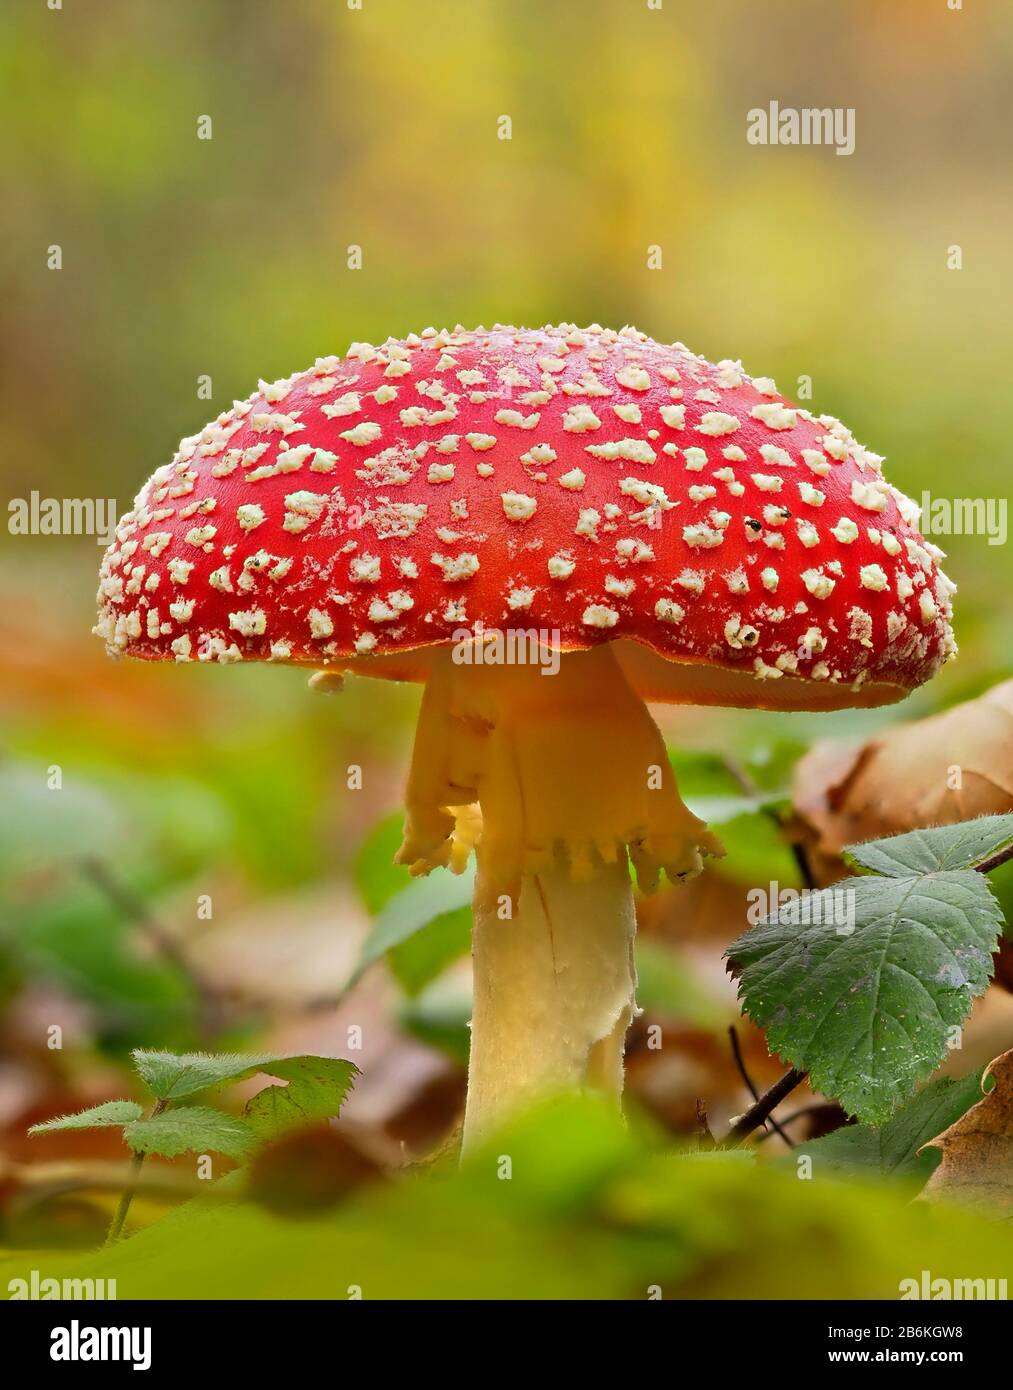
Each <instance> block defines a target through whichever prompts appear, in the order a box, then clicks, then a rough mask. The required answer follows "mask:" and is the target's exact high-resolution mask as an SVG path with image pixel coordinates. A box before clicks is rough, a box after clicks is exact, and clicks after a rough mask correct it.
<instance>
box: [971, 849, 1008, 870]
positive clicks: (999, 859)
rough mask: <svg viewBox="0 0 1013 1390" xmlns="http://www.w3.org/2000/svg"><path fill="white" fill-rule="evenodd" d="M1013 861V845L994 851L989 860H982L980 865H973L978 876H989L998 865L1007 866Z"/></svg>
mask: <svg viewBox="0 0 1013 1390" xmlns="http://www.w3.org/2000/svg"><path fill="white" fill-rule="evenodd" d="M1011 859H1013V844H1008V845H1007V846H1006V848H1005V849H1000V850H996V852H995V854H993V855H992V857H991V859H983V860H982V862H981V863H980V864H975V866H974V867H975V869H976V870H977V872H978V873H979V874H990V873H991V872H992V870H993V869H998V868H999V866H1000V864H1008V863H1009V861H1010V860H1011Z"/></svg>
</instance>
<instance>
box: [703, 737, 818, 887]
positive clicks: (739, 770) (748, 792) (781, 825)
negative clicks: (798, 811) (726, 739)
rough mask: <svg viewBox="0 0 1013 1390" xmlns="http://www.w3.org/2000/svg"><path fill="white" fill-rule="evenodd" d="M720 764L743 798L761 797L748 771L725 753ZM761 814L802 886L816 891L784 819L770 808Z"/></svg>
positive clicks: (805, 857)
mask: <svg viewBox="0 0 1013 1390" xmlns="http://www.w3.org/2000/svg"><path fill="white" fill-rule="evenodd" d="M721 762H722V764H723V765H724V768H725V770H726V772H727V773H728V774H729V776H730V777H732V778H734V780H735V781H736V782H737V783H738V784H739V788H740V790H741V791H742V793H743V795H744V796H751V797H758V796H762V795H763V792H762V790H761V789H760V787H759V786H758V785H757V784H756V782H755V781H754V780H753V778H752V776H751V775H750V773H749V771H748V769H747V768H745V767H743V766H742V764H741V763H740V762H739V761H738V760H737V759H736V758H731V757H729V756H728V754H727V753H723V754H722V755H721ZM761 813H762V814H763V815H765V816H766V817H767V819H768V820H771V821H773V822H774V824H775V825H776V826H777V828H778V830H779V831H780V832H781V835H782V837H783V839H784V842H785V844H786V845H787V847H788V851H789V853H790V854H791V857H792V858H793V859H794V861H795V867H796V868H797V869H798V876H799V878H800V879H801V880H802V884H803V886H804V887H805V888H808V889H810V890H814V889H816V888H817V887H818V884H817V882H816V877H815V875H814V874H813V871H812V865H811V864H810V863H809V856H808V855H807V854H806V852H805V850H804V849H803V848H802V846H801V844H800V843H799V842H798V840H796V839H793V838H792V836H791V835H790V833H789V831H788V827H787V825H786V823H785V819H784V817H783V816H782V815H781V814H780V813H779V812H778V811H777V810H775V809H774V807H772V806H763V807H761Z"/></svg>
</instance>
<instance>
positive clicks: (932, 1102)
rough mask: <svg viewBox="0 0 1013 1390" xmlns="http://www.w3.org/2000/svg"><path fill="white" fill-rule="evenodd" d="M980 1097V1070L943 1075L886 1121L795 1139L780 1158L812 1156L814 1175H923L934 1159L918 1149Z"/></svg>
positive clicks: (788, 1162)
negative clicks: (955, 1077) (794, 1144)
mask: <svg viewBox="0 0 1013 1390" xmlns="http://www.w3.org/2000/svg"><path fill="white" fill-rule="evenodd" d="M980 1098H981V1072H980V1071H976V1072H973V1073H972V1074H971V1075H970V1076H962V1077H961V1078H960V1079H959V1080H953V1079H952V1078H950V1077H943V1078H941V1079H940V1080H939V1081H933V1082H932V1083H931V1084H930V1085H928V1086H926V1087H925V1088H924V1089H923V1090H921V1091H919V1092H918V1094H917V1095H916V1096H913V1097H912V1099H911V1100H909V1101H907V1102H906V1103H905V1104H904V1105H902V1106H901V1107H900V1109H899V1110H898V1111H897V1113H896V1114H895V1115H894V1116H893V1117H892V1119H889V1120H887V1122H886V1124H885V1125H882V1126H879V1127H877V1126H876V1125H845V1126H844V1128H843V1129H838V1130H835V1131H834V1133H833V1134H827V1135H825V1136H824V1137H823V1138H822V1139H812V1140H808V1141H806V1142H804V1143H801V1144H799V1146H798V1148H796V1149H794V1150H793V1151H792V1152H791V1153H790V1154H786V1155H785V1156H784V1157H783V1158H781V1159H778V1162H779V1163H780V1164H781V1165H782V1166H783V1167H792V1168H794V1167H795V1165H796V1163H797V1161H798V1159H799V1158H800V1157H808V1158H811V1159H812V1164H813V1176H814V1177H826V1176H833V1175H834V1174H841V1175H851V1174H864V1175H867V1176H869V1177H884V1178H911V1177H915V1178H921V1179H923V1180H924V1179H925V1178H926V1177H928V1175H929V1173H930V1172H931V1171H932V1167H933V1161H932V1158H931V1156H930V1155H929V1154H927V1153H921V1154H920V1153H919V1150H920V1149H921V1148H922V1146H923V1145H925V1144H927V1143H928V1142H929V1140H931V1139H933V1138H934V1137H935V1136H936V1135H937V1134H938V1133H939V1132H940V1130H941V1129H944V1128H945V1127H946V1126H947V1125H951V1124H953V1122H954V1121H955V1120H958V1119H959V1118H960V1116H961V1115H963V1114H964V1112H965V1111H966V1110H968V1109H969V1108H970V1107H971V1106H972V1105H974V1103H975V1101H977V1100H979V1099H980Z"/></svg>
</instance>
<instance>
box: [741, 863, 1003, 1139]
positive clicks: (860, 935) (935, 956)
mask: <svg viewBox="0 0 1013 1390" xmlns="http://www.w3.org/2000/svg"><path fill="white" fill-rule="evenodd" d="M842 893H843V894H845V895H848V896H845V898H844V899H843V901H844V902H845V903H846V904H847V905H848V906H849V908H850V910H851V914H852V920H853V929H852V930H850V932H849V931H848V929H847V927H845V928H844V929H843V930H842V929H841V928H839V927H838V926H837V925H836V924H835V915H836V914H837V913H838V911H839V908H840V905H841V902H842V899H841V898H840V897H839V896H836V897H835V896H833V895H840V894H842ZM999 927H1000V914H999V909H998V905H997V904H996V901H995V899H994V898H993V897H992V894H991V892H990V891H989V888H988V884H987V883H986V882H985V880H984V878H983V877H982V876H981V875H980V874H976V873H974V872H973V871H970V870H962V871H957V872H945V873H938V874H931V875H925V876H921V877H908V878H878V877H875V878H874V877H868V878H856V879H849V880H847V881H846V882H845V883H843V884H838V885H837V886H836V887H835V888H834V889H827V890H824V891H823V892H821V893H812V894H806V895H804V896H803V897H801V898H799V899H798V900H797V901H796V902H794V903H792V904H789V905H788V906H787V907H784V908H782V909H781V910H780V911H779V912H778V913H777V914H776V915H775V916H773V917H769V918H767V920H766V921H764V922H762V923H760V924H759V925H758V926H757V927H754V928H753V929H752V930H751V931H748V932H746V933H745V934H744V935H743V936H741V937H740V938H739V939H738V941H736V942H735V943H734V945H733V946H731V947H730V948H729V951H728V956H729V958H730V960H731V963H732V967H733V969H735V970H736V971H737V972H738V973H739V974H740V977H741V978H740V981H739V996H740V998H741V999H742V1001H743V1004H744V1006H745V1009H746V1011H747V1012H748V1014H749V1016H750V1017H751V1018H752V1019H753V1020H754V1021H755V1022H756V1023H758V1024H759V1025H760V1026H761V1027H764V1028H766V1030H767V1038H768V1041H769V1043H770V1046H771V1047H772V1048H773V1049H774V1050H775V1051H776V1052H778V1053H780V1054H781V1056H782V1057H784V1058H786V1059H787V1060H788V1061H789V1062H791V1064H792V1065H793V1066H795V1067H798V1068H801V1069H804V1070H806V1071H808V1072H810V1073H811V1076H812V1083H813V1085H814V1086H815V1087H816V1089H818V1090H820V1091H823V1092H824V1093H825V1094H827V1095H831V1096H836V1097H838V1099H839V1100H840V1101H841V1103H842V1105H844V1106H845V1108H846V1109H848V1110H849V1111H851V1112H853V1113H854V1114H857V1115H858V1116H860V1117H861V1118H862V1119H867V1120H870V1121H872V1122H873V1123H879V1122H882V1121H883V1120H885V1119H886V1118H887V1117H888V1116H889V1115H890V1113H891V1111H892V1110H893V1109H894V1108H895V1106H896V1105H897V1104H898V1102H899V1101H901V1100H903V1099H904V1098H905V1097H906V1096H908V1095H910V1094H911V1092H912V1091H913V1090H914V1088H915V1086H916V1085H917V1083H918V1082H919V1081H920V1080H922V1079H924V1078H925V1077H926V1076H928V1075H929V1074H930V1073H931V1072H932V1071H933V1070H934V1069H935V1068H936V1067H937V1066H938V1065H939V1063H940V1062H941V1061H942V1060H943V1058H944V1056H945V1055H946V1048H947V1042H948V1040H949V1038H950V1034H951V1030H952V1029H954V1028H956V1027H958V1026H959V1025H960V1024H961V1023H962V1022H963V1020H964V1018H965V1017H966V1015H967V1013H968V1010H969V1009H970V1007H971V1003H972V1002H973V1000H974V999H975V998H977V996H978V995H980V994H983V993H984V991H985V988H986V986H987V984H988V979H989V972H990V969H991V957H992V952H993V951H994V950H995V944H996V938H997V935H998V931H999Z"/></svg>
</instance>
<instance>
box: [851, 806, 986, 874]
mask: <svg viewBox="0 0 1013 1390" xmlns="http://www.w3.org/2000/svg"><path fill="white" fill-rule="evenodd" d="M1011 843H1013V815H1008V816H981V817H980V818H979V819H978V820H968V821H959V822H958V823H957V824H956V825H937V826H932V827H930V828H928V829H925V830H912V831H910V832H909V833H908V834H906V835H893V836H891V837H890V838H888V839H885V840H866V841H865V843H864V844H860V845H848V847H847V848H846V849H845V851H844V854H845V857H846V858H847V859H849V860H851V861H853V862H854V863H855V864H857V865H858V866H859V867H860V868H863V869H868V870H869V871H870V872H871V873H875V874H885V875H886V876H887V877H888V878H905V877H907V876H908V875H909V874H931V873H936V872H938V871H940V870H946V869H973V868H974V867H975V865H977V864H983V863H984V862H985V860H986V859H990V858H991V857H992V855H993V854H996V853H997V852H998V851H999V850H1001V849H1005V848H1006V847H1007V845H1009V844H1011Z"/></svg>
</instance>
